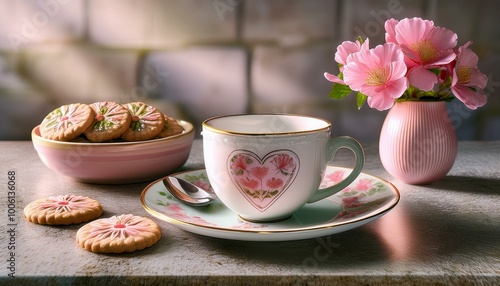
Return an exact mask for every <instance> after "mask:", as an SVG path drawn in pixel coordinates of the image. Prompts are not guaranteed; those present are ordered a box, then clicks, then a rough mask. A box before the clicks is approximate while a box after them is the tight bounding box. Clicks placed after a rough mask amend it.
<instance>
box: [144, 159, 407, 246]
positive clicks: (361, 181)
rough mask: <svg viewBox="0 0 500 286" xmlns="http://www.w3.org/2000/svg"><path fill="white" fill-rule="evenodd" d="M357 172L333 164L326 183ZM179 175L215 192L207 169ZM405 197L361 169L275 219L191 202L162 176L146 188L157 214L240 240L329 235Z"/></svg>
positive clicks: (186, 226)
mask: <svg viewBox="0 0 500 286" xmlns="http://www.w3.org/2000/svg"><path fill="white" fill-rule="evenodd" d="M351 171H352V170H351V169H347V168H339V167H333V166H328V167H327V169H326V172H325V176H324V179H323V181H322V184H321V188H323V187H327V186H331V185H334V184H336V183H338V182H340V181H341V180H343V179H344V178H345V177H346V176H347V175H348V174H349V173H350V172H351ZM174 176H176V177H180V178H182V179H185V180H187V181H188V182H191V183H193V184H195V185H197V186H198V187H200V188H203V189H204V190H206V191H208V192H213V190H212V188H211V187H210V182H209V181H208V178H207V175H206V172H205V170H194V171H187V172H182V173H178V174H174ZM399 197H400V195H399V192H398V191H397V189H396V188H395V187H394V186H393V185H392V184H390V183H389V182H386V181H384V180H382V179H379V178H377V177H374V176H371V175H368V174H365V173H361V175H360V176H359V177H358V178H357V179H356V180H355V181H354V182H353V183H352V184H350V185H349V186H348V187H347V188H345V189H344V190H342V191H341V192H339V193H337V194H335V195H332V196H330V197H328V198H327V199H324V200H321V201H319V202H315V203H312V204H306V205H305V206H303V207H302V208H301V209H299V210H298V211H296V212H295V213H294V214H293V215H292V217H290V218H289V219H287V220H283V221H280V222H273V223H253V222H248V221H245V220H243V219H241V218H240V217H239V216H238V215H237V214H235V213H234V212H232V211H231V210H229V209H228V208H227V207H226V206H224V205H223V204H222V202H221V201H220V200H218V199H216V200H215V201H214V202H213V203H212V204H210V205H208V206H204V207H192V206H188V205H185V204H183V203H181V202H179V201H178V200H177V199H175V198H174V197H173V196H172V195H171V194H170V193H169V192H168V191H167V190H166V189H165V187H164V186H163V184H162V182H161V179H160V180H157V181H155V182H153V183H151V184H150V185H149V186H147V187H146V188H145V190H144V191H143V193H142V196H141V201H142V204H143V206H144V208H145V209H146V210H147V211H148V212H149V213H151V214H152V215H154V216H156V217H157V218H159V219H161V220H164V221H167V222H169V223H172V224H174V225H176V226H178V227H180V228H181V229H184V230H187V231H191V232H194V233H198V234H202V235H207V236H213V237H220V238H228V239H238V240H259V241H262V240H269V241H272V240H274V241H282V240H293V239H305V238H312V237H318V236H322V235H329V234H333V233H337V232H341V231H346V230H348V229H352V228H354V227H357V226H360V225H362V224H365V223H367V222H369V221H371V220H373V219H376V218H378V217H380V216H381V215H383V214H385V213H386V212H387V211H389V210H390V209H392V208H393V207H394V206H395V205H396V204H397V203H398V201H399Z"/></svg>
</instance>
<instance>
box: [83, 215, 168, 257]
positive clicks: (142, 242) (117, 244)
mask: <svg viewBox="0 0 500 286" xmlns="http://www.w3.org/2000/svg"><path fill="white" fill-rule="evenodd" d="M160 238H161V228H160V227H159V226H158V224H156V223H155V222H154V221H152V220H151V219H149V218H146V217H140V216H135V215H132V214H122V215H119V216H112V217H110V218H102V219H98V220H95V221H92V222H89V223H87V224H86V225H84V226H82V227H81V228H80V229H79V230H78V232H77V233H76V242H77V243H78V244H79V245H80V246H81V247H82V248H85V249H86V250H88V251H91V252H97V253H122V252H133V251H136V250H141V249H144V248H146V247H150V246H152V245H153V244H155V243H157V242H158V240H160Z"/></svg>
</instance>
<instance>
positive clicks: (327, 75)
mask: <svg viewBox="0 0 500 286" xmlns="http://www.w3.org/2000/svg"><path fill="white" fill-rule="evenodd" d="M324 76H325V78H326V79H327V80H328V81H331V82H335V83H340V84H345V82H344V81H343V80H342V79H340V78H339V77H337V76H335V75H333V74H330V73H327V72H325V73H324Z"/></svg>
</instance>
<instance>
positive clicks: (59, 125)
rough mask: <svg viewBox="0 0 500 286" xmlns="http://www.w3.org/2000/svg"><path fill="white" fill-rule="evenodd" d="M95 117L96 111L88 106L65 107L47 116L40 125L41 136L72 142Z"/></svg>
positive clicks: (77, 104) (76, 104)
mask: <svg viewBox="0 0 500 286" xmlns="http://www.w3.org/2000/svg"><path fill="white" fill-rule="evenodd" d="M94 117H95V113H94V111H93V110H92V108H90V107H89V106H88V105H87V104H82V103H72V104H68V105H63V106H61V107H59V108H56V109H55V110H53V111H52V112H50V113H49V114H48V115H47V116H45V118H44V119H43V121H42V123H40V135H41V136H42V137H43V138H45V139H50V140H57V141H70V140H72V139H74V138H76V137H78V136H80V135H81V134H82V133H83V132H84V131H85V130H86V129H87V128H88V127H89V126H90V125H91V124H92V121H93V120H94Z"/></svg>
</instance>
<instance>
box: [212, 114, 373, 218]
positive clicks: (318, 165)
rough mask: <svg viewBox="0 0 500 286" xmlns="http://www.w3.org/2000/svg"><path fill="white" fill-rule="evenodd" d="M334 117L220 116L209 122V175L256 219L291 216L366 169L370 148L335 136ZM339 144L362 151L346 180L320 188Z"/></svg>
mask: <svg viewBox="0 0 500 286" xmlns="http://www.w3.org/2000/svg"><path fill="white" fill-rule="evenodd" d="M330 131H331V124H330V122H328V121H326V120H323V119H319V118H313V117H308V116H301V115H288V114H287V115H285V114H281V115H277V114H253V115H245V114H242V115H230V116H221V117H215V118H211V119H208V120H206V121H205V122H204V123H203V151H204V152H203V153H204V159H205V168H206V170H207V175H208V178H209V179H210V182H211V184H212V186H213V188H214V191H215V193H216V194H217V196H218V197H219V198H220V199H221V201H222V202H223V203H224V204H225V205H226V206H227V207H228V208H229V209H231V210H233V211H234V212H236V213H238V214H239V215H240V216H241V217H244V218H245V219H247V220H251V221H275V220H280V219H284V218H287V217H289V216H290V215H291V214H292V213H293V212H294V211H296V210H297V209H298V208H300V207H302V206H303V205H304V204H305V203H307V202H315V201H318V200H320V199H323V198H326V197H328V196H330V195H332V194H334V193H335V192H338V191H340V190H342V189H343V188H344V187H346V186H347V185H349V184H350V183H351V182H352V181H353V180H354V179H355V178H356V177H357V176H358V175H359V173H360V172H361V170H362V167H363V164H364V154H363V150H362V148H361V146H360V145H359V143H358V142H357V141H355V140H354V139H352V138H349V137H335V138H331V137H330ZM339 148H348V149H350V150H352V151H353V152H354V153H355V154H356V158H357V160H356V166H355V168H354V171H353V172H352V174H351V175H350V176H347V177H346V178H344V180H343V181H342V182H339V184H337V185H335V186H330V187H329V188H325V189H321V190H319V191H318V188H319V186H320V182H321V179H322V176H323V174H324V171H325V168H326V164H327V162H329V161H330V160H332V159H333V156H334V155H335V152H336V151H337V150H338V149H339Z"/></svg>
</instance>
